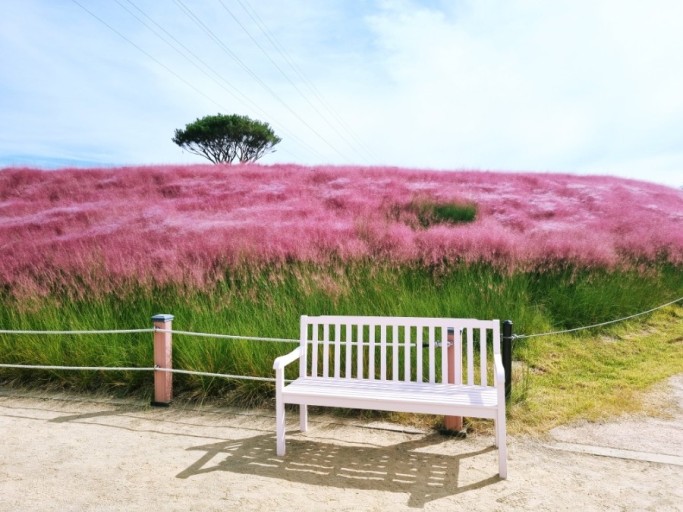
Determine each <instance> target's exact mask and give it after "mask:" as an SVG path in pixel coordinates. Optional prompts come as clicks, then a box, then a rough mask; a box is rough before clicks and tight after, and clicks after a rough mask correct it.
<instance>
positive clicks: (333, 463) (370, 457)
mask: <svg viewBox="0 0 683 512" xmlns="http://www.w3.org/2000/svg"><path fill="white" fill-rule="evenodd" d="M443 439H444V438H443V437H442V436H440V435H439V434H432V435H428V436H425V437H422V438H420V439H417V440H414V441H407V442H403V443H399V444H395V445H391V446H385V447H378V446H341V445H337V444H331V443H325V442H320V441H319V440H296V439H288V440H287V455H286V456H285V457H277V456H276V454H275V436H274V435H272V434H265V435H259V436H255V437H250V438H245V439H239V440H234V441H225V442H220V443H213V444H207V445H202V446H195V447H192V448H188V450H194V451H200V452H206V453H204V454H203V455H202V456H201V457H200V458H199V459H198V460H197V461H196V462H195V463H194V464H192V465H191V466H190V467H188V468H187V469H185V470H183V471H181V472H180V473H179V474H178V475H176V477H177V478H190V477H192V476H196V475H201V474H203V473H210V472H213V471H228V472H231V473H238V474H244V475H257V476H263V477H269V478H278V479H281V480H287V481H291V482H297V483H304V484H310V485H323V486H327V487H330V486H332V487H339V488H343V489H349V488H351V489H363V490H377V491H389V492H398V493H406V492H407V493H410V498H409V501H408V505H409V506H411V507H423V506H424V505H425V504H426V503H428V502H430V501H433V500H436V499H439V498H443V497H446V496H454V495H457V494H460V493H463V492H466V491H470V490H473V489H480V488H482V487H485V486H487V485H491V484H493V483H496V482H498V481H500V478H499V476H498V474H497V473H496V474H495V475H493V476H491V477H489V478H486V479H484V480H481V481H478V482H474V483H470V484H467V485H459V483H458V480H459V476H460V465H461V462H462V461H463V460H464V459H468V458H472V457H476V456H478V455H482V454H485V453H488V452H491V451H495V450H496V448H494V447H493V446H490V447H487V448H485V449H480V450H476V451H472V452H467V453H463V454H459V455H442V454H433V453H426V452H422V451H418V450H419V449H420V448H425V447H428V446H431V445H435V444H440V443H442V442H443ZM494 467H495V468H497V467H498V466H497V464H495V466H494Z"/></svg>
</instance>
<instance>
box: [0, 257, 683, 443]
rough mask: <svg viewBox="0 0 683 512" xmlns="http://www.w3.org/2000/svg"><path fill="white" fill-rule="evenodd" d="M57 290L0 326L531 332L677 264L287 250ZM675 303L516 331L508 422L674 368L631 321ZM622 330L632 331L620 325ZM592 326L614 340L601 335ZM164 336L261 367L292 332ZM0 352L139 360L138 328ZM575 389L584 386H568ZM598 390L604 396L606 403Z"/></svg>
mask: <svg viewBox="0 0 683 512" xmlns="http://www.w3.org/2000/svg"><path fill="white" fill-rule="evenodd" d="M69 296H70V295H69V293H68V291H64V290H55V291H54V293H52V294H51V295H49V296H47V297H42V298H41V297H34V298H33V299H32V300H30V301H28V302H27V301H25V300H23V301H21V302H19V301H17V300H15V299H13V298H11V296H10V295H9V294H7V293H6V294H5V295H4V296H3V297H2V308H0V328H2V329H31V330H36V329H39V330H62V329H74V330H81V329H83V330H87V329H127V328H140V327H151V325H152V324H151V320H150V317H151V316H152V315H154V314H156V313H170V314H173V315H175V321H174V325H173V326H174V328H175V329H179V330H188V331H200V332H210V333H224V334H239V335H247V336H268V337H278V338H297V337H298V317H299V315H301V314H311V315H315V314H330V313H333V314H341V315H343V314H351V315H391V316H436V317H443V316H453V317H478V318H499V319H501V320H504V319H511V320H513V321H514V327H515V332H516V333H520V334H532V333H540V332H547V331H549V330H554V329H561V328H571V327H577V326H581V325H587V324H591V323H595V322H600V321H605V320H611V319H614V318H618V317H622V316H627V315H630V314H633V313H637V312H639V311H643V310H646V309H649V308H651V307H653V306H656V305H658V304H662V303H664V302H667V301H669V300H671V299H673V298H678V297H680V296H683V272H681V269H680V268H675V267H670V266H666V265H662V266H660V267H658V268H656V269H650V270H649V271H648V272H642V271H635V270H634V271H610V272H607V271H601V270H579V269H575V268H567V269H561V270H556V271H553V272H545V273H534V272H529V273H523V272H517V273H512V274H508V273H505V272H501V271H498V270H496V269H494V268H491V267H488V266H476V265H475V266H459V267H455V268H449V269H444V268H424V267H409V266H401V267H397V266H389V265H387V266H382V265H379V264H374V263H370V262H367V263H356V264H353V265H350V266H347V265H342V264H338V265H332V264H331V265H329V266H327V267H325V268H320V267H318V266H313V265H306V264H302V263H299V264H291V265H283V266H273V267H269V268H265V269H263V268H262V269H259V270H250V269H240V270H235V271H232V272H231V273H229V274H226V275H225V276H224V279H223V280H222V281H221V282H219V283H217V284H216V286H215V287H214V288H213V289H211V290H196V289H191V288H187V287H184V286H180V285H177V286H159V287H156V288H153V289H152V288H146V287H139V286H134V285H131V286H129V287H127V288H126V289H125V290H119V291H118V292H117V293H112V294H107V295H99V296H98V295H97V294H96V293H93V294H91V296H90V298H88V299H74V300H69V299H68V298H67V297H69ZM80 296H81V297H82V296H83V294H81V295H80ZM680 311H681V309H680V308H676V307H673V308H670V309H669V310H667V312H666V313H660V314H659V315H655V316H652V317H651V318H650V319H649V320H647V318H649V317H646V322H645V323H642V322H639V323H629V324H626V325H620V326H616V327H612V328H610V329H602V330H600V331H594V330H593V331H588V332H584V333H581V334H577V335H564V336H553V337H542V338H531V339H528V340H520V341H518V342H517V343H516V346H515V353H514V357H515V359H516V360H517V361H518V363H517V365H518V366H520V367H521V368H522V369H523V370H522V371H518V372H517V373H516V374H515V381H514V382H513V386H514V392H513V400H512V407H511V425H515V424H516V419H517V418H520V419H522V422H523V424H524V425H525V427H524V428H532V425H535V426H536V427H534V428H538V429H540V430H543V429H546V428H550V426H552V425H553V424H554V421H555V420H556V421H562V422H565V421H569V420H570V419H571V418H574V417H580V416H585V417H589V418H593V417H598V416H599V415H600V414H601V413H600V411H608V413H609V411H612V412H614V411H615V410H620V409H619V407H620V405H619V403H620V400H621V401H623V400H624V397H627V398H628V397H632V396H635V394H637V393H638V392H640V390H642V389H645V388H646V387H648V386H649V385H651V384H652V383H653V382H656V381H658V380H661V379H663V378H664V377H666V376H668V375H672V374H674V373H676V372H680V371H683V368H682V367H681V361H682V360H683V358H682V357H681V343H680V340H679V341H678V342H671V341H670V339H669V338H667V337H666V336H657V335H652V336H650V335H649V334H648V333H647V332H646V331H643V329H649V328H650V327H647V326H649V325H650V324H648V323H647V322H657V321H660V320H661V319H662V318H663V319H665V320H666V321H662V322H663V323H662V325H659V324H657V325H656V326H655V327H653V329H655V328H656V329H655V330H656V332H663V331H666V332H669V330H671V332H672V333H673V334H672V338H671V339H675V338H676V336H679V337H680V334H681V333H680V330H681V329H682V327H681V312H680ZM667 315H668V316H667ZM657 319H660V320H657ZM667 322H668V323H667ZM669 323H670V324H672V325H673V327H671V329H669ZM644 326H645V327H644ZM620 329H623V331H622V330H620ZM633 332H635V333H641V334H642V336H638V337H637V338H636V339H631V338H630V336H633V334H631V333H633ZM676 333H678V334H676ZM605 336H609V337H610V338H609V339H610V340H611V339H612V338H615V339H616V341H609V342H607V341H604V340H605V339H606V338H605ZM667 340H668V341H667ZM173 343H174V346H173V350H174V352H173V354H174V367H176V368H180V369H187V370H198V371H206V372H216V373H228V374H237V375H256V376H266V377H271V376H272V369H271V368H272V362H273V359H274V358H275V357H277V356H278V355H281V354H284V353H286V352H288V351H289V350H291V349H292V348H293V347H294V346H295V345H294V344H281V343H267V342H257V341H228V340H218V339H207V338H196V337H189V336H183V335H174V338H173ZM0 362H3V363H21V364H49V365H74V366H138V367H142V366H145V367H149V366H151V364H152V334H151V333H143V334H117V335H106V336H95V335H87V336H37V335H0ZM0 381H2V382H4V383H5V384H11V383H13V384H18V385H22V386H26V385H30V386H36V385H37V386H41V387H45V386H48V387H57V388H64V389H74V390H81V391H92V390H97V391H107V392H114V393H120V394H129V393H135V394H138V395H141V396H149V394H150V393H151V391H152V375H151V373H142V372H67V371H26V370H14V369H12V370H10V369H2V370H0ZM174 386H175V391H176V393H177V394H179V395H182V396H184V397H187V398H193V399H207V398H211V399H220V400H228V401H232V402H237V403H240V404H244V405H249V404H255V403H259V402H263V401H264V400H268V399H269V398H271V396H272V386H271V385H270V384H269V383H260V382H253V381H244V380H224V379H216V378H203V377H194V376H184V375H176V376H174ZM583 396H589V397H590V400H589V401H588V402H586V401H581V400H579V397H583ZM615 397H616V398H615ZM610 401H611V402H612V403H614V404H615V405H614V407H608V405H606V404H608V403H610ZM549 416H550V417H549ZM515 428H521V427H515Z"/></svg>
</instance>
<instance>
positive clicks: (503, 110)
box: [0, 0, 683, 185]
mask: <svg viewBox="0 0 683 512" xmlns="http://www.w3.org/2000/svg"><path fill="white" fill-rule="evenodd" d="M82 3H83V5H84V6H86V7H87V8H88V9H89V10H91V11H92V12H93V13H95V14H96V15H97V16H99V17H101V18H102V20H104V21H105V22H106V23H108V24H109V25H111V27H112V28H114V29H115V30H116V31H118V32H120V33H121V34H122V35H123V36H125V37H126V38H127V39H129V40H130V42H127V41H125V40H124V39H122V38H121V37H120V36H119V35H117V34H116V33H114V32H113V31H112V30H111V29H109V28H107V27H106V26H104V25H103V24H102V23H101V22H99V21H97V20H96V19H94V18H93V17H91V16H90V15H89V14H87V13H86V12H84V11H83V10H82V9H80V8H79V7H78V6H77V5H76V4H74V3H69V2H66V3H59V4H56V3H53V2H48V1H46V0H30V1H23V0H8V1H7V2H6V3H5V5H4V6H3V9H4V12H3V18H2V20H0V58H1V59H2V68H3V74H2V75H1V76H0V109H1V112H2V116H3V120H5V123H4V126H2V127H0V141H2V142H0V162H5V161H7V160H8V159H9V156H10V155H17V154H29V155H30V154H32V153H33V154H35V156H36V159H44V158H48V157H49V156H50V153H51V154H53V155H60V157H61V158H64V155H66V157H67V158H68V157H72V158H85V159H87V160H91V159H94V160H96V161H97V159H101V161H102V163H153V162H172V161H180V162H187V161H198V160H197V157H194V156H190V155H187V154H183V153H182V152H181V151H180V150H179V148H177V147H175V146H174V145H173V144H172V143H171V142H170V138H171V137H172V135H173V130H174V129H175V128H179V127H182V126H183V125H184V124H185V123H187V122H190V121H192V120H194V119H195V118H196V117H199V116H202V115H205V114H208V113H214V112H217V111H224V112H225V111H233V112H238V113H244V114H248V115H250V116H252V117H255V118H259V119H264V120H267V121H268V122H270V123H271V124H272V125H273V126H274V127H275V129H276V131H277V132H278V133H279V134H280V135H282V136H283V139H284V140H283V143H282V144H281V145H280V146H279V147H280V151H279V152H278V153H276V154H275V155H271V156H270V157H267V159H266V160H265V161H270V162H272V161H299V162H302V163H309V164H313V163H350V162H355V163H361V164H367V163H371V164H387V165H401V166H411V167H430V168H463V167H469V168H487V169H499V170H506V169H509V170H551V171H553V170H557V171H570V172H600V173H603V172H608V173H613V174H621V175H625V176H635V177H640V178H643V179H656V180H658V181H663V182H666V183H669V184H673V185H680V184H681V182H682V180H683V178H682V177H681V176H683V171H681V168H680V166H681V163H682V162H683V149H682V148H681V147H680V144H679V143H678V140H677V138H678V135H677V134H679V133H681V131H682V130H683V96H681V94H680V92H679V91H680V90H683V65H682V64H683V63H682V62H681V60H682V56H683V36H681V35H680V34H681V32H680V28H681V27H680V25H681V21H680V20H682V19H683V3H681V2H679V1H678V0H671V1H668V0H654V1H652V2H648V3H644V2H635V1H626V2H623V1H622V2H617V1H611V0H595V1H590V2H589V1H587V0H576V1H571V2H570V1H563V0H558V1H554V2H545V1H539V0H536V1H534V0H508V1H502V0H477V1H475V0H466V1H460V2H449V1H441V0H431V1H420V2H418V1H409V0H402V1H391V2H390V1H383V2H369V1H366V2H351V3H349V2H345V1H342V0H334V1H330V2H324V3H320V2H316V3H311V2H308V1H305V0H292V1H290V2H287V3H283V2H277V1H275V0H267V1H264V2H258V3H256V2H250V3H248V4H247V5H252V7H253V8H254V9H255V10H257V12H258V14H259V15H260V16H261V19H262V21H263V22H264V23H265V25H266V26H267V27H268V30H269V35H270V36H271V37H274V38H276V39H277V40H278V41H279V42H280V44H281V45H282V46H283V47H284V48H285V50H286V55H287V58H288V59H290V60H292V61H293V62H295V63H296V65H297V66H298V67H299V68H300V69H301V70H302V71H303V72H304V74H305V75H306V76H307V77H308V78H309V79H310V80H311V81H313V82H314V83H315V86H316V88H317V90H318V91H320V92H321V94H322V96H324V98H325V101H326V105H329V106H332V107H333V110H334V111H335V112H336V114H331V113H330V112H329V111H328V109H327V106H323V105H322V104H320V103H319V102H318V100H317V99H316V95H315V94H313V93H311V91H310V90H309V88H308V86H307V85H306V84H305V83H303V82H301V80H300V77H299V76H298V75H297V74H296V73H294V72H293V71H292V70H291V69H290V68H289V65H288V64H287V63H286V61H285V60H284V59H283V57H282V56H281V55H280V54H279V53H278V52H276V51H275V50H274V49H273V47H272V46H271V44H270V41H269V40H268V39H267V38H266V37H264V36H263V34H262V33H261V32H260V30H259V29H258V27H257V26H256V25H255V23H254V21H253V20H252V19H251V18H249V17H248V16H246V15H245V13H244V11H242V10H241V8H240V7H239V6H238V4H236V3H234V2H230V3H228V2H226V5H228V6H229V7H230V8H231V9H233V12H234V14H235V15H237V16H239V17H240V20H241V22H242V23H243V24H244V26H245V27H247V28H248V29H249V30H250V32H251V34H252V35H253V37H254V38H256V39H257V40H258V41H259V42H260V44H261V45H262V48H264V49H265V50H266V51H267V52H268V53H269V55H270V56H271V58H273V59H274V60H276V61H277V62H278V63H279V64H280V65H281V67H282V69H283V70H284V71H286V72H287V74H288V76H289V79H290V80H294V81H295V82H296V84H297V87H296V88H295V87H294V86H292V84H291V83H290V82H289V80H288V79H285V78H284V77H283V76H282V75H281V73H280V71H278V70H277V69H276V68H275V67H274V66H273V65H272V62H271V61H270V60H269V59H267V58H266V57H265V56H264V55H263V52H262V51H261V49H259V48H258V47H257V46H256V45H255V44H254V42H253V40H251V39H250V38H249V37H248V36H247V35H246V34H245V33H244V32H243V31H242V29H241V28H240V27H239V26H238V25H236V24H235V22H234V20H232V18H231V17H230V16H229V15H228V13H227V12H226V11H225V10H224V9H223V8H222V7H221V5H220V3H219V2H216V1H209V0H206V1H203V2H199V1H198V2H191V3H190V2H186V5H188V6H190V7H191V9H192V10H193V12H194V14H196V15H197V16H198V17H199V18H200V19H201V20H202V22H203V23H205V24H206V26H207V27H209V29H210V30H212V31H214V34H215V35H216V36H217V37H219V38H220V40H221V41H222V43H223V44H225V48H221V47H220V46H219V45H217V44H216V43H215V42H214V41H212V39H211V38H210V37H209V36H207V34H205V33H204V32H203V31H202V30H201V29H200V28H199V27H197V26H196V24H194V23H193V22H192V20H191V19H190V18H189V17H188V16H186V15H185V14H183V13H182V11H181V10H180V9H179V8H178V7H177V5H176V4H175V3H168V4H166V3H163V4H162V3H158V2H153V1H151V0H136V1H135V2H134V4H135V5H137V6H139V7H140V8H141V9H143V10H144V11H145V12H146V13H147V14H149V15H150V16H151V17H152V18H153V19H154V20H155V21H156V22H158V23H159V24H161V25H162V26H163V27H164V28H165V29H166V30H168V32H170V33H171V34H173V35H174V36H175V37H176V38H177V39H178V40H180V41H181V42H182V43H183V44H184V45H186V47H187V48H188V49H190V50H191V51H192V52H194V53H195V54H196V55H200V56H201V58H202V59H203V60H204V62H205V63H206V65H208V68H204V64H198V66H199V67H200V68H203V69H205V71H206V72H207V73H208V75H209V76H207V74H205V73H203V72H202V71H200V70H199V69H197V67H195V66H193V65H191V64H190V63H189V62H188V61H187V60H186V59H184V58H183V57H182V56H180V55H179V54H178V53H177V51H175V50H173V49H172V48H170V47H169V46H168V45H167V44H165V43H164V42H163V41H161V40H160V39H159V38H158V37H157V36H155V35H154V34H153V33H152V32H151V31H150V30H149V28H147V27H145V26H143V25H142V24H140V23H139V22H138V21H136V20H135V19H134V18H133V17H132V16H131V15H130V14H129V13H128V12H126V11H125V10H124V9H122V8H121V7H120V5H119V4H117V3H116V2H110V3H107V4H91V3H90V2H82ZM245 3H246V2H245ZM121 4H123V5H125V6H127V7H128V8H129V9H130V10H131V11H133V12H137V11H135V9H134V7H132V4H130V3H129V2H128V1H127V0H121ZM138 14H139V13H138ZM148 23H149V22H148ZM131 42H132V43H133V44H131ZM174 44H175V43H174ZM133 45H135V46H137V48H136V47H135V46H133ZM141 50H142V51H141ZM181 51H183V52H184V51H185V50H181ZM231 53H234V54H235V55H237V56H238V57H239V58H240V59H241V60H242V61H243V62H244V64H246V65H247V66H248V67H249V68H250V70H251V73H255V74H257V75H258V76H259V79H260V80H262V81H263V82H264V83H265V84H267V87H268V88H269V89H270V90H272V91H274V92H275V94H276V96H277V97H273V96H272V95H271V94H270V92H269V91H266V90H265V89H264V88H263V87H262V85H261V84H259V83H258V82H257V81H255V80H254V79H253V77H252V76H250V72H246V71H245V70H244V69H242V66H241V65H240V64H239V63H237V62H236V61H235V60H234V59H233V57H232V56H231ZM156 61H158V62H156ZM159 63H161V64H162V65H159ZM166 68H168V69H166ZM169 70H171V72H169ZM178 76H180V77H182V79H179V78H178ZM185 82H188V83H189V84H191V85H189V86H188V83H185ZM217 82H218V83H217ZM226 82H227V83H226ZM297 88H298V89H299V90H297ZM198 91H201V93H200V92H198ZM230 91H238V92H237V96H235V95H233V94H231V92H230ZM299 91H301V92H304V94H305V95H306V99H305V98H303V97H302V95H301V94H300V92H299ZM243 97H246V98H247V101H246V102H245V101H243ZM311 103H314V104H315V105H316V108H315V109H314V108H312V107H311ZM337 115H339V116H341V117H343V118H344V120H345V125H346V126H347V127H348V128H350V129H347V128H343V127H341V126H339V124H338V123H337V122H336V121H335V116H337ZM323 117H325V118H326V119H327V121H325V120H324V119H323ZM331 125H334V128H333V127H332V126H331ZM349 132H353V133H349ZM357 138H359V139H362V140H363V142H364V145H365V146H370V147H371V152H372V153H373V154H374V155H373V156H368V155H367V154H366V153H365V152H363V151H361V150H359V148H358V144H357V143H355V139H357ZM330 146H334V148H332V147H330Z"/></svg>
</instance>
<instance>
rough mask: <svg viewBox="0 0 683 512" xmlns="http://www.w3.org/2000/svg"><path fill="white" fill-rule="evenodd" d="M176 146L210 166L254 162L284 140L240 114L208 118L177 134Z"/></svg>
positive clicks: (258, 122) (266, 124) (188, 125)
mask: <svg viewBox="0 0 683 512" xmlns="http://www.w3.org/2000/svg"><path fill="white" fill-rule="evenodd" d="M172 140H173V142H174V143H176V144H177V145H178V146H180V147H181V148H183V149H186V150H187V151H189V152H190V153H194V154H196V155H199V156H203V157H205V158H208V159H209V160H210V161H211V162H213V163H215V164H217V163H232V162H233V161H235V160H237V161H238V162H240V163H245V162H255V161H256V160H258V159H259V158H261V157H262V156H263V155H265V154H266V153H270V152H272V151H275V150H274V149H273V147H274V146H275V145H276V144H278V143H279V142H280V141H281V140H282V139H281V138H280V137H278V136H277V135H275V132H274V131H273V129H272V128H271V127H270V126H269V125H268V123H264V122H262V121H257V120H254V119H250V118H249V117H247V116H240V115H237V114H232V115H224V114H217V115H215V116H205V117H202V118H201V119H197V120H196V121H194V122H193V123H189V124H187V125H186V126H185V129H184V130H180V129H178V130H176V131H175V136H174V137H173V139H172Z"/></svg>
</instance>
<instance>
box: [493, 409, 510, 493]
mask: <svg viewBox="0 0 683 512" xmlns="http://www.w3.org/2000/svg"><path fill="white" fill-rule="evenodd" d="M495 430H496V446H497V447H498V474H499V475H500V478H502V479H503V480H505V479H506V478H507V476H508V467H507V464H508V460H507V459H508V450H507V434H506V425H505V408H504V407H503V408H502V409H501V410H499V411H498V418H497V419H496V420H495Z"/></svg>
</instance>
